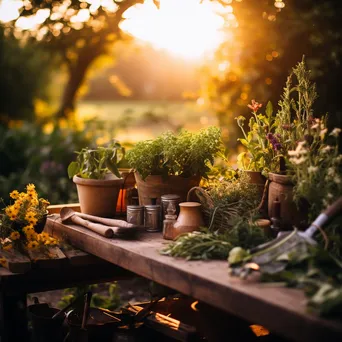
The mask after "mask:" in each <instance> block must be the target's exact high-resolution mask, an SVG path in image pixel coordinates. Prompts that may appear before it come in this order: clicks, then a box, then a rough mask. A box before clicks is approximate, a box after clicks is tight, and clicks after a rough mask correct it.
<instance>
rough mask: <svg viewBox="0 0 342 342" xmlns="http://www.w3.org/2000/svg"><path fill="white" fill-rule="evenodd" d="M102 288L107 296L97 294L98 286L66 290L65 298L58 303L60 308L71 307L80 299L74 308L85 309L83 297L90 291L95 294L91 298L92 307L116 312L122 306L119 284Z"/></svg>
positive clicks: (64, 292)
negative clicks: (70, 305)
mask: <svg viewBox="0 0 342 342" xmlns="http://www.w3.org/2000/svg"><path fill="white" fill-rule="evenodd" d="M102 286H104V287H105V289H106V292H107V293H105V294H100V293H95V291H96V290H98V287H99V286H98V285H97V284H94V285H86V286H78V287H72V288H68V289H65V290H64V291H63V296H62V298H61V300H60V302H59V303H58V307H60V308H61V309H62V308H64V307H66V306H67V305H69V304H70V303H71V302H73V301H74V300H75V299H78V298H79V299H80V300H77V301H76V302H75V304H74V305H73V307H74V308H76V309H77V308H79V309H83V307H84V300H83V301H82V299H81V298H82V295H83V294H85V293H86V292H88V291H91V292H93V296H92V298H91V303H90V305H91V306H92V307H100V308H104V309H108V310H115V309H117V308H118V307H119V306H120V304H121V299H120V294H119V289H120V288H119V285H118V284H117V282H112V283H105V284H103V285H102Z"/></svg>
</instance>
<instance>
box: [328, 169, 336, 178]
mask: <svg viewBox="0 0 342 342" xmlns="http://www.w3.org/2000/svg"><path fill="white" fill-rule="evenodd" d="M328 176H330V177H334V176H335V169H334V168H333V167H329V169H328Z"/></svg>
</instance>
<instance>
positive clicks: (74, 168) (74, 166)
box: [68, 162, 80, 178]
mask: <svg viewBox="0 0 342 342" xmlns="http://www.w3.org/2000/svg"><path fill="white" fill-rule="evenodd" d="M79 170H80V166H79V164H78V163H77V162H71V163H70V164H69V166H68V176H69V178H72V177H74V176H75V175H76V174H77V173H78V172H79Z"/></svg>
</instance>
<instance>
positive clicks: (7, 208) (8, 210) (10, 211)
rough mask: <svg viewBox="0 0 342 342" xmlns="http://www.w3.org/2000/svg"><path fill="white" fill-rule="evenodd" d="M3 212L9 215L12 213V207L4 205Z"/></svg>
mask: <svg viewBox="0 0 342 342" xmlns="http://www.w3.org/2000/svg"><path fill="white" fill-rule="evenodd" d="M5 213H6V215H8V216H11V215H12V213H13V207H12V206H8V207H6V209H5Z"/></svg>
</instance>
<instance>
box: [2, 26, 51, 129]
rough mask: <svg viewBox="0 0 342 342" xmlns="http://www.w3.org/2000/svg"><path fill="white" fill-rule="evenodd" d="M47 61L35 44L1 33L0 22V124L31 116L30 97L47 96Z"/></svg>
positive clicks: (29, 118) (31, 104)
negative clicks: (23, 42)
mask: <svg viewBox="0 0 342 342" xmlns="http://www.w3.org/2000/svg"><path fill="white" fill-rule="evenodd" d="M50 62H51V61H50V60H49V59H48V56H47V54H46V53H44V51H42V49H40V48H39V47H37V46H36V45H34V44H31V45H23V44H22V43H21V42H20V41H19V40H18V39H16V38H15V37H14V35H12V34H9V33H8V32H7V34H5V29H4V27H3V26H2V25H1V23H0V75H1V77H0V94H1V96H0V124H5V125H8V122H9V120H10V119H12V120H18V119H20V120H23V119H26V120H32V119H34V118H35V113H34V101H35V100H36V99H38V98H39V99H44V100H46V99H47V89H48V87H47V86H46V84H47V83H48V81H49V72H50V71H51V70H50V69H51V63H50Z"/></svg>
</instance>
